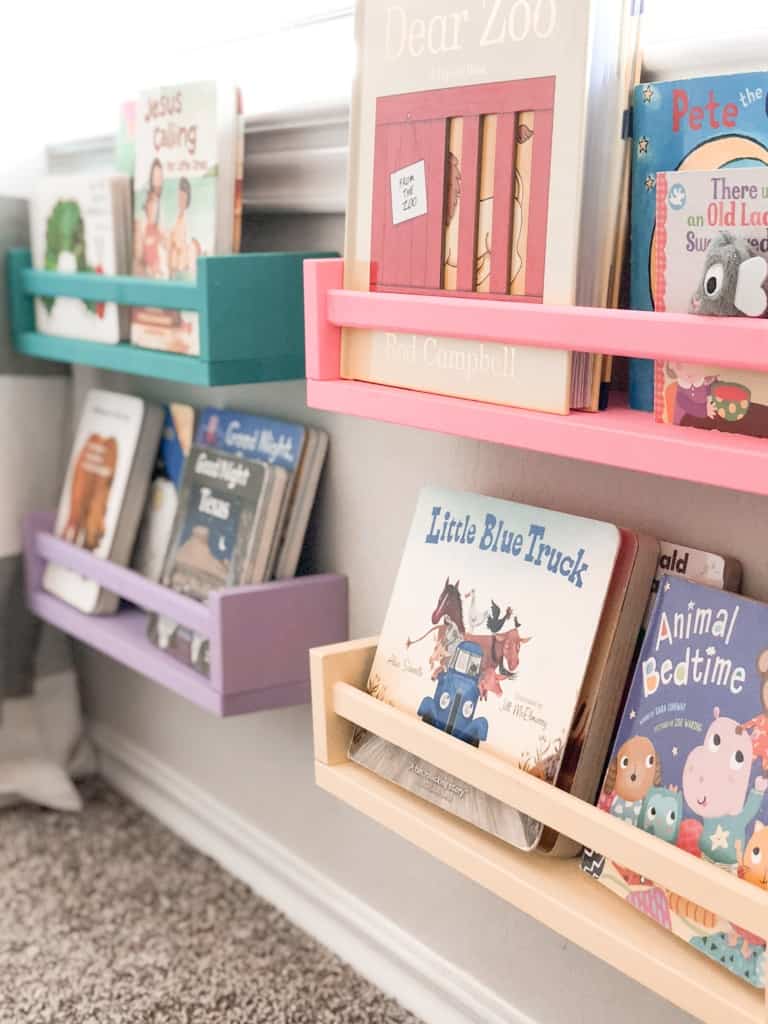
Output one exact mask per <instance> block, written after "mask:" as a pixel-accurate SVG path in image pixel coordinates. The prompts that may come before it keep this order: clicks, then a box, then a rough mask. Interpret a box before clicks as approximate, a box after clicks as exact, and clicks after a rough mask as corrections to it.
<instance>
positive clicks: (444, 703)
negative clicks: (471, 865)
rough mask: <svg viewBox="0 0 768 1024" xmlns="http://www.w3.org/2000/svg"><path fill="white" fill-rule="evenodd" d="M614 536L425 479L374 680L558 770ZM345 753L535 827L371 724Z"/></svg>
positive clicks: (502, 821)
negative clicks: (388, 739)
mask: <svg viewBox="0 0 768 1024" xmlns="http://www.w3.org/2000/svg"><path fill="white" fill-rule="evenodd" d="M620 546H621V537H620V532H619V530H618V529H617V528H616V527H615V526H613V525H611V524H609V523H600V522H596V521H593V520H589V519H582V518H580V517H578V516H569V515H564V514H562V513H558V512H550V511H547V510H545V509H537V508H530V507H528V506H526V505H518V504H515V503H514V502H510V501H502V500H499V499H496V498H486V497H483V496H482V495H477V494H462V493H457V492H452V491H445V490H438V489H433V488H429V489H425V490H423V491H422V492H421V494H420V496H419V499H418V503H417V506H416V512H415V515H414V519H413V523H412V526H411V529H410V532H409V535H408V539H407V542H406V545H405V550H404V553H403V559H402V562H401V564H400V569H399V571H398V574H397V578H396V580H395V584H394V588H393V591H392V596H391V599H390V603H389V608H388V610H387V615H386V618H385V621H384V625H383V628H382V631H381V637H380V639H379V645H378V649H377V652H376V656H375V659H374V662H373V666H372V668H371V673H370V678H369V681H368V691H369V692H370V693H371V694H373V695H374V696H375V697H377V698H378V699H379V700H383V701H385V702H387V703H389V704H392V705H393V706H395V707H397V708H400V709H402V710H404V711H407V712H408V713H409V714H412V715H417V716H418V717H419V718H421V720H422V721H423V722H424V723H426V724H427V725H429V726H431V727H433V728H436V729H440V730H441V731H443V732H446V733H448V734H450V735H452V736H453V737H454V738H455V739H456V741H457V742H464V743H467V744H469V745H470V746H474V747H482V749H483V750H485V751H487V752H489V753H493V754H496V755H498V756H499V757H502V758H504V759H505V760H508V761H509V762H510V763H512V764H514V765H516V766H519V767H521V768H523V769H525V770H527V771H530V772H533V773H535V774H537V775H539V776H540V777H541V778H545V779H547V780H549V781H554V780H555V779H556V778H557V775H558V772H559V770H560V765H561V761H562V757H563V752H564V748H565V745H566V741H567V738H568V734H569V731H570V729H571V725H572V722H573V720H574V714H575V712H576V708H577V704H578V702H579V696H580V693H581V691H582V686H583V683H584V678H585V674H586V672H587V668H588V664H589V660H590V655H591V652H592V649H593V645H594V642H595V636H596V633H597V630H598V625H599V623H600V619H601V615H602V613H603V607H604V605H605V602H606V597H607V594H608V590H609V586H610V583H611V578H612V576H613V572H614V567H615V564H616V561H617V557H618V556H619V551H620ZM653 554H654V558H652V559H651V564H650V565H649V566H648V576H647V578H646V581H645V586H646V588H647V586H648V585H649V580H650V576H651V575H652V572H653V562H654V561H655V551H654V553H653ZM646 593H647V589H646ZM642 607H643V604H642V602H641V603H640V605H639V609H638V613H637V614H638V622H639V617H640V616H641V615H642ZM636 629H637V623H636V624H635V630H636ZM635 635H636V632H635ZM630 647H631V645H630ZM608 742H609V740H608V739H606V741H605V743H606V748H607V744H608ZM350 757H351V758H352V759H353V760H355V761H357V762H358V763H359V764H361V765H364V766H365V767H367V768H370V769H372V770H373V771H375V772H377V773H378V774H380V775H383V776H384V777H385V778H387V779H389V780H390V781H392V782H395V783H397V784H398V785H400V786H403V787H404V788H406V789H409V790H410V791H411V792H414V793H416V794H418V795H419V796H422V797H423V798H424V799H426V800H430V801H432V802H433V803H436V804H438V805H439V806H440V807H443V808H444V809H446V810H448V811H450V812H452V813H454V814H456V815H458V816H459V817H461V818H464V819H465V820H467V821H470V822H472V823H473V824H475V825H477V826H479V827H480V828H483V829H485V830H487V831H489V832H492V833H493V834H495V835H497V836H500V837H501V838H503V839H505V840H507V841H508V842H511V843H514V844H515V845H516V846H519V847H522V848H524V849H530V848H532V847H534V846H535V845H536V844H537V843H538V841H539V839H540V836H541V830H542V826H541V825H540V824H539V823H538V822H534V821H531V820H530V819H527V818H523V817H522V816H521V815H519V814H518V813H517V812H516V811H515V810H514V809H513V808H511V807H508V806H507V805H505V804H502V803H501V802H500V801H498V800H495V799H493V798H491V797H489V796H487V795H486V794H483V793H481V792H479V791H477V790H474V789H473V788H472V787H470V786H468V785H466V783H464V782H462V781H461V780H459V779H456V778H454V777H453V776H450V775H447V774H446V773H444V772H441V771H439V770H438V769H436V768H435V767H434V766H432V765H429V764H427V763H426V762H423V761H420V760H418V759H416V758H414V757H413V756H412V755H411V754H409V753H407V752H406V751H403V750H400V749H399V748H397V747H394V746H392V745H391V744H389V743H387V742H386V741H384V740H382V739H381V738H379V737H377V736H374V735H372V734H369V733H358V734H357V735H356V737H355V739H354V740H353V743H352V746H351V749H350ZM598 771H599V769H598Z"/></svg>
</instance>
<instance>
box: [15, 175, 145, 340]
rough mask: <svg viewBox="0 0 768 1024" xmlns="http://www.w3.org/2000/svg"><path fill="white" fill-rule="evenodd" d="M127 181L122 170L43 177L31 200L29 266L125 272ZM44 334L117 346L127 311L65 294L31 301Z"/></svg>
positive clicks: (125, 328) (124, 332)
mask: <svg viewBox="0 0 768 1024" xmlns="http://www.w3.org/2000/svg"><path fill="white" fill-rule="evenodd" d="M130 210H131V182H130V178H129V177H128V176H127V175H122V174H69V175H44V176H43V177H41V178H40V179H38V181H37V184H36V186H35V191H34V194H33V196H32V199H31V202H30V235H31V242H32V265H33V266H34V267H35V268H36V269H37V270H54V271H59V272H61V273H67V274H80V273H90V274H127V273H128V272H129V269H130V246H131V242H130V221H131V212H130ZM35 324H36V326H37V330H38V331H40V332H41V333H42V334H55V335H60V336H61V337H65V338H81V339H83V340H85V341H97V342H99V341H100V342H102V343H104V344H113V345H116V344H117V343H118V342H119V341H121V340H122V339H124V338H127V337H128V329H129V311H128V310H127V308H124V307H120V306H117V305H116V304H115V303H114V302H94V301H91V300H86V299H74V298H69V297H67V296H56V297H43V298H36V299H35Z"/></svg>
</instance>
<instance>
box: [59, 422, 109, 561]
mask: <svg viewBox="0 0 768 1024" xmlns="http://www.w3.org/2000/svg"><path fill="white" fill-rule="evenodd" d="M117 452H118V443H117V438H115V437H103V436H102V435H101V434H90V435H89V437H88V438H87V439H86V441H85V444H84V445H83V446H82V448H81V450H80V454H79V455H78V456H77V461H76V463H75V469H74V472H73V474H72V485H71V489H70V495H69V515H68V516H67V521H66V523H65V525H64V528H63V529H62V531H61V533H60V536H61V537H63V538H64V540H68V541H70V543H72V544H77V545H78V546H79V547H83V548H86V550H88V551H93V550H94V548H97V547H98V546H99V544H100V543H101V539H102V537H103V536H104V532H105V528H106V512H107V502H108V501H109V492H110V490H111V489H112V481H113V479H114V476H115V467H116V465H117Z"/></svg>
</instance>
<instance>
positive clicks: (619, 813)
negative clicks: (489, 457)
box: [582, 576, 768, 987]
mask: <svg viewBox="0 0 768 1024" xmlns="http://www.w3.org/2000/svg"><path fill="white" fill-rule="evenodd" d="M766 636H768V606H766V605H764V604H761V603H760V602H758V601H751V600H749V599H748V598H744V597H740V596H738V595H735V594H730V593H728V592H725V591H717V590H714V589H712V588H711V587H706V586H702V585H700V584H696V583H691V582H690V581H688V580H685V579H681V578H679V577H672V576H665V577H663V579H662V583H661V588H660V592H659V597H658V600H657V602H656V605H655V606H654V612H653V617H652V619H651V623H650V627H649V629H648V632H647V633H646V636H645V641H644V643H643V648H642V651H641V654H640V658H639V660H638V664H637V666H636V669H635V674H634V677H633V680H632V685H631V687H630V690H629V693H628V696H627V701H626V704H625V707H624V712H623V714H622V718H621V722H620V724H619V729H618V733H617V736H616V740H615V743H614V747H613V752H612V756H611V760H610V763H609V767H608V770H607V773H606V776H605V781H604V784H603V789H602V793H601V795H600V798H599V802H598V806H599V807H601V808H602V809H603V810H604V811H606V812H607V813H609V814H613V815H615V816H616V817H619V818H621V819H622V820H624V821H626V822H627V824H628V825H630V826H633V827H635V828H642V829H643V830H644V831H646V832H649V833H650V834H651V835H655V836H657V837H658V838H659V839H660V840H663V841H664V842H667V843H674V844H676V845H677V846H679V847H681V848H682V849H684V850H687V851H688V852H689V853H690V854H692V855H693V856H695V857H703V858H705V859H706V860H708V861H711V862H712V863H713V864H716V865H718V866H719V867H721V868H723V869H724V870H726V871H731V872H732V873H734V874H738V875H739V877H740V878H743V879H744V880H745V882H749V883H751V884H753V885H757V886H759V887H761V888H763V889H765V888H768V826H766V825H765V824H763V823H764V822H765V820H766V814H767V813H768V800H766V798H765V794H766V790H767V789H768V649H767V648H766ZM582 866H583V868H584V870H585V871H586V872H587V873H588V874H590V875H592V876H593V877H595V878H598V879H599V880H600V881H601V882H602V883H603V884H604V885H606V886H608V888H609V889H611V890H612V891H613V892H615V893H616V894H617V895H618V896H620V897H621V898H622V899H624V900H626V901H627V902H628V903H630V904H631V905H632V906H633V907H635V908H636V909H638V910H641V911H642V912H643V913H645V914H647V915H648V916H650V917H652V918H654V920H656V921H657V922H658V923H659V924H661V925H662V926H663V927H664V928H668V929H670V930H671V931H673V932H674V933H675V934H676V935H679V936H680V937H681V938H682V939H683V940H684V941H686V942H688V943H690V944H691V945H692V946H694V947H695V948H696V949H699V950H700V951H701V952H702V953H703V954H704V955H705V956H708V957H710V958H711V959H712V960H714V961H715V962H717V963H722V964H724V966H725V967H727V968H728V969H729V970H730V971H732V972H733V973H734V974H737V975H739V976H740V977H742V978H744V979H745V980H746V981H748V982H750V983H751V984H753V985H756V986H759V987H762V986H763V985H764V983H765V942H764V940H763V939H761V938H759V937H758V936H755V935H752V934H750V933H749V932H746V931H745V930H744V929H743V928H741V927H740V926H739V924H738V922H731V921H726V920H723V919H721V918H719V917H717V916H716V915H715V914H712V913H711V912H710V911H709V910H708V909H706V908H705V907H700V906H697V905H695V904H693V903H691V902H690V901H689V900H685V899H683V898H682V897H680V896H678V895H677V894H676V893H672V892H669V891H667V890H665V889H663V888H661V887H660V886H657V885H655V884H654V883H653V882H652V881H651V880H650V879H647V878H643V877H641V876H640V875H638V874H637V873H635V872H634V871H632V870H631V869H629V868H626V867H623V866H622V865H618V864H615V863H614V862H613V861H610V860H607V859H606V858H605V857H603V856H601V855H600V854H599V853H598V852H595V851H592V850H587V851H585V852H584V856H583V860H582Z"/></svg>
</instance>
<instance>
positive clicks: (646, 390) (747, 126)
mask: <svg viewBox="0 0 768 1024" xmlns="http://www.w3.org/2000/svg"><path fill="white" fill-rule="evenodd" d="M632 115H633V140H632V146H633V150H632V193H631V194H632V204H631V241H630V305H631V307H632V309H648V310H650V309H655V308H656V302H657V300H658V282H657V277H656V244H657V233H656V187H657V180H658V174H659V172H660V171H715V170H718V169H722V168H726V167H731V168H737V167H738V168H747V167H764V166H765V165H766V164H768V72H766V71H765V70H763V71H754V72H748V73H743V74H734V75H708V76H704V77H701V78H688V79H680V80H677V81H666V82H645V83H643V84H641V85H638V86H637V88H636V89H635V94H634V102H633V109H632ZM653 391H654V382H653V362H652V360H649V359H632V360H630V404H631V406H632V407H633V408H635V409H646V410H651V409H653Z"/></svg>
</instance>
